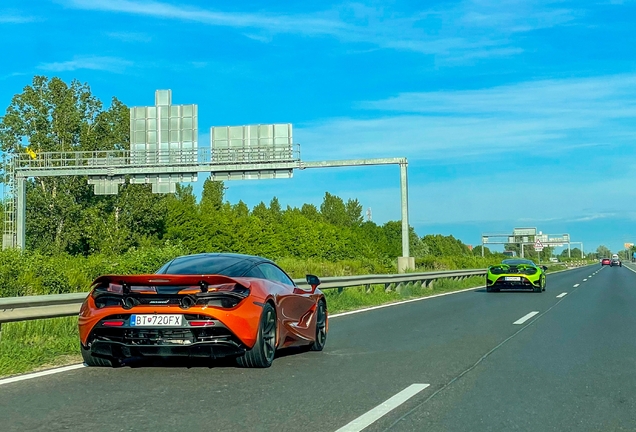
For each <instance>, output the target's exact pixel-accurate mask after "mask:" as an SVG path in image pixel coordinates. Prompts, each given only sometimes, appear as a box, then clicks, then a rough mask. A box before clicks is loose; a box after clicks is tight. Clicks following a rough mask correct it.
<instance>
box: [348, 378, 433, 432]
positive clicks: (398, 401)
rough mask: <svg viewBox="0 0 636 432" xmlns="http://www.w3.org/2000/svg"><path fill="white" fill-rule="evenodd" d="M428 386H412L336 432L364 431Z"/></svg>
mask: <svg viewBox="0 0 636 432" xmlns="http://www.w3.org/2000/svg"><path fill="white" fill-rule="evenodd" d="M428 386H430V384H411V385H410V386H408V387H407V388H405V389H404V390H402V391H401V392H399V393H398V394H396V395H395V396H392V397H390V398H389V399H387V400H386V401H385V402H382V403H381V404H380V405H378V406H376V407H375V408H373V409H372V410H371V411H367V412H366V413H365V414H363V415H361V416H360V417H358V418H357V419H355V420H353V421H351V422H350V423H348V424H346V425H344V426H343V427H341V428H340V429H338V430H337V431H336V432H360V431H361V430H362V429H364V428H366V427H367V426H369V425H371V424H373V423H375V422H376V421H378V420H379V419H380V418H382V417H384V416H385V415H386V414H388V413H389V412H391V411H393V410H394V409H395V408H397V407H399V406H400V405H402V404H403V403H404V402H406V401H407V400H409V399H411V398H412V397H413V396H415V395H416V394H418V393H419V392H421V391H422V390H424V389H425V388H426V387H428Z"/></svg>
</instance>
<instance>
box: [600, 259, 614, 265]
mask: <svg viewBox="0 0 636 432" xmlns="http://www.w3.org/2000/svg"><path fill="white" fill-rule="evenodd" d="M601 265H602V266H605V265H612V261H611V260H610V259H609V258H603V259H602V260H601Z"/></svg>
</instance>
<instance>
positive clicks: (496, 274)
mask: <svg viewBox="0 0 636 432" xmlns="http://www.w3.org/2000/svg"><path fill="white" fill-rule="evenodd" d="M547 269H548V268H547V267H546V266H539V265H536V264H535V263H533V262H532V261H530V260H526V259H507V260H503V261H502V262H501V264H498V265H494V266H490V267H488V274H487V275H486V291H488V292H492V291H499V290H500V289H531V290H533V291H534V292H542V291H545V271H546V270H547Z"/></svg>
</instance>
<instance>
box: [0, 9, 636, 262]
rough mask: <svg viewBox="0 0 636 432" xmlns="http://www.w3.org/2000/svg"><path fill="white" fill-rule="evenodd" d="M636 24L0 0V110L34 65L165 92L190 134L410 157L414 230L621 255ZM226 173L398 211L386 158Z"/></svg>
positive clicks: (128, 91)
mask: <svg viewBox="0 0 636 432" xmlns="http://www.w3.org/2000/svg"><path fill="white" fill-rule="evenodd" d="M634 22H636V1H633V0H624V1H598V2H592V1H590V2H588V1H541V0H538V1H495V0H467V1H429V2H421V1H420V2H415V1H385V2H377V1H370V2H333V3H331V2H328V1H303V2H272V1H268V2H261V1H243V2H232V3H230V2H210V1H195V0H185V1H179V2H177V1H167V0H166V1H152V2H151V1H142V0H55V1H46V0H36V1H29V2H25V1H21V0H3V1H2V3H0V40H2V41H3V43H2V46H3V51H4V52H3V59H4V60H3V62H2V63H0V110H1V111H3V110H4V107H6V106H8V104H9V103H10V100H11V97H12V96H13V95H14V94H15V93H18V92H20V91H21V89H22V88H23V87H24V86H25V85H27V84H28V83H30V81H31V79H32V77H33V75H35V74H43V75H47V76H59V77H61V78H63V79H65V80H67V81H68V80H71V79H73V78H77V79H79V80H80V81H83V82H88V83H89V84H90V85H91V88H92V90H93V92H94V93H95V94H96V95H97V96H98V97H100V98H101V99H102V100H103V101H104V102H105V103H108V101H109V100H110V98H111V97H112V96H117V97H118V98H119V99H121V100H122V101H123V102H124V103H126V104H128V105H130V106H135V105H152V104H153V103H154V91H155V89H163V88H170V89H172V92H173V102H174V103H177V104H179V103H183V104H189V103H196V104H198V105H199V129H200V131H201V133H200V134H199V145H200V146H205V145H208V142H209V136H208V134H207V133H206V132H207V131H208V130H209V127H210V126H224V125H243V124H258V123H262V124H266V123H292V124H293V125H294V140H295V141H296V142H298V143H300V144H301V155H302V159H304V160H307V161H310V160H325V159H330V160H331V159H348V158H368V157H407V158H408V160H409V186H410V190H409V197H410V218H411V224H412V225H413V226H414V227H415V229H416V231H417V232H418V233H419V234H421V235H423V234H428V233H442V234H453V235H455V236H456V237H458V238H460V239H461V240H463V241H464V242H466V243H468V244H478V243H479V239H480V235H481V233H482V232H493V231H496V232H508V231H511V230H512V228H513V227H515V226H533V227H537V228H538V229H539V230H542V231H543V232H544V233H555V234H558V233H566V232H567V233H570V234H571V236H572V239H573V240H577V241H583V242H584V243H585V248H586V249H588V250H589V249H595V248H596V247H597V246H598V245H599V244H605V245H607V246H608V247H610V248H611V249H613V250H617V249H619V248H621V247H622V244H623V243H624V242H626V241H630V242H636V200H635V198H636V121H634V120H635V117H636V35H635V32H634ZM227 186H229V190H228V191H227V192H228V193H227V197H228V199H229V200H230V201H231V202H233V203H234V202H237V201H238V200H239V199H242V200H243V201H245V202H246V203H247V204H248V205H250V206H253V205H255V204H257V203H258V202H259V201H261V200H263V201H265V202H269V200H270V199H271V198H272V196H274V195H276V196H277V197H278V198H279V199H280V201H281V203H282V204H283V205H291V206H299V205H301V204H302V203H304V202H310V203H315V204H317V205H319V204H320V202H321V201H322V197H323V195H324V193H325V191H329V192H331V193H335V194H337V195H339V196H341V197H343V198H345V199H347V198H358V199H359V200H360V201H361V203H362V204H363V206H364V208H365V209H366V208H371V209H372V213H373V220H374V221H376V222H377V223H383V222H386V221H387V220H395V219H399V217H400V207H399V170H398V168H397V167H394V166H390V167H372V168H356V169H325V170H307V171H302V172H296V174H295V176H294V178H293V179H291V180H267V181H245V182H231V183H228V184H227ZM199 187H200V185H199Z"/></svg>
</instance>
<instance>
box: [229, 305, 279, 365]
mask: <svg viewBox="0 0 636 432" xmlns="http://www.w3.org/2000/svg"><path fill="white" fill-rule="evenodd" d="M275 354H276V310H275V309H274V307H273V306H272V305H271V304H269V303H265V306H263V313H262V314H261V321H260V323H259V326H258V334H257V336H256V343H255V344H254V346H253V347H252V348H251V349H248V350H247V351H245V354H243V355H242V356H240V357H237V358H236V363H238V365H239V366H241V367H248V368H267V367H270V366H271V365H272V362H273V361H274V355H275Z"/></svg>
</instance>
